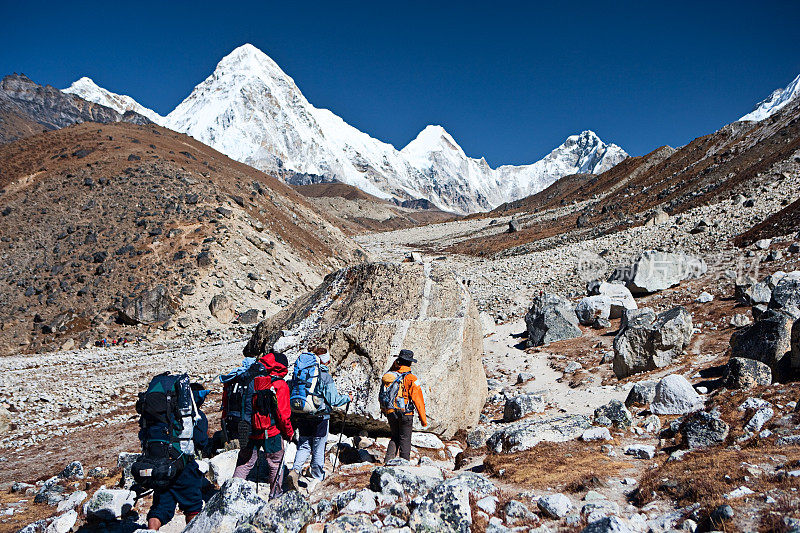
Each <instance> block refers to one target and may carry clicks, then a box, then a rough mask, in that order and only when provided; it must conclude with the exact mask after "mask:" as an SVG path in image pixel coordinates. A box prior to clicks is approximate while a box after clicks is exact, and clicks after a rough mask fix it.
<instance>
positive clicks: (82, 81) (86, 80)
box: [65, 76, 100, 92]
mask: <svg viewBox="0 0 800 533" xmlns="http://www.w3.org/2000/svg"><path fill="white" fill-rule="evenodd" d="M78 88H89V89H100V86H99V85H97V84H96V83H95V82H94V80H93V79H92V78H90V77H89V76H83V77H82V78H79V79H77V80H75V81H74V82H72V85H70V86H69V87H68V88H67V89H65V91H67V92H70V91H69V89H78Z"/></svg>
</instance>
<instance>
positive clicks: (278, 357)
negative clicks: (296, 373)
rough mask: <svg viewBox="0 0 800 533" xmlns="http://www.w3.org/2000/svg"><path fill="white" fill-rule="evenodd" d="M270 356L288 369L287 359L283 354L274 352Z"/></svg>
mask: <svg viewBox="0 0 800 533" xmlns="http://www.w3.org/2000/svg"><path fill="white" fill-rule="evenodd" d="M272 355H274V356H275V362H276V363H278V364H281V365H283V366H285V367H286V368H289V359H288V358H287V357H286V354H285V353H283V352H275V353H273V354H272Z"/></svg>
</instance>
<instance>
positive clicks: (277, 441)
mask: <svg viewBox="0 0 800 533" xmlns="http://www.w3.org/2000/svg"><path fill="white" fill-rule="evenodd" d="M262 446H263V447H264V450H265V452H266V453H265V454H264V456H265V458H266V463H267V479H266V482H267V483H269V484H270V486H271V487H272V490H270V492H269V497H270V499H272V498H276V497H278V496H280V495H281V494H282V493H283V472H281V470H283V469H282V468H281V461H282V460H283V453H284V450H283V439H281V436H280V435H275V436H274V437H269V438H268V439H267V440H254V439H250V440H249V441H247V446H245V447H244V448H242V449H241V450H239V456H238V457H237V459H236V470H234V471H233V477H238V478H241V479H247V476H248V475H249V474H250V472H252V470H253V468H255V467H256V463H257V462H258V451H259V450H260V449H261V448H262Z"/></svg>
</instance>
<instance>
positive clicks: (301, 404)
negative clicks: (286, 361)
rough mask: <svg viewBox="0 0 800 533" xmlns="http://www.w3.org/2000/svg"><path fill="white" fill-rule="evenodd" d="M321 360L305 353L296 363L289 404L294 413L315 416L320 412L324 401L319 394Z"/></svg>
mask: <svg viewBox="0 0 800 533" xmlns="http://www.w3.org/2000/svg"><path fill="white" fill-rule="evenodd" d="M319 373H320V369H319V359H317V356H316V355H314V354H313V353H309V352H303V353H301V354H300V356H299V357H298V358H297V360H296V361H295V362H294V371H293V373H292V388H291V393H290V395H289V403H290V405H291V407H292V412H293V413H298V414H313V413H316V412H317V411H319V410H320V408H321V407H322V403H323V400H322V398H321V397H320V395H319V394H318V393H317V382H318V381H319Z"/></svg>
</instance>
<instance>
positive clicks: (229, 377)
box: [218, 357, 266, 448]
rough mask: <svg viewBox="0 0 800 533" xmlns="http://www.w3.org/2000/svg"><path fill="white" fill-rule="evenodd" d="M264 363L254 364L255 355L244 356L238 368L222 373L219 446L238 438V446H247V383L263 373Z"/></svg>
mask: <svg viewBox="0 0 800 533" xmlns="http://www.w3.org/2000/svg"><path fill="white" fill-rule="evenodd" d="M265 372H266V370H265V368H264V365H261V364H256V358H255V357H245V358H244V359H243V360H242V364H241V365H239V368H237V369H235V370H233V371H232V372H229V373H227V374H222V375H220V376H219V380H220V382H221V383H222V418H221V420H220V422H221V425H222V436H221V439H218V442H219V444H221V445H222V446H219V447H220V448H221V447H223V446H224V444H226V443H228V442H230V441H232V440H234V439H238V440H239V448H244V447H245V446H247V440H248V439H249V438H250V422H251V420H250V418H251V416H250V415H251V414H252V391H251V396H250V397H248V396H247V391H248V385H250V382H251V381H252V380H253V379H255V377H256V376H257V375H260V374H262V375H263V374H265Z"/></svg>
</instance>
